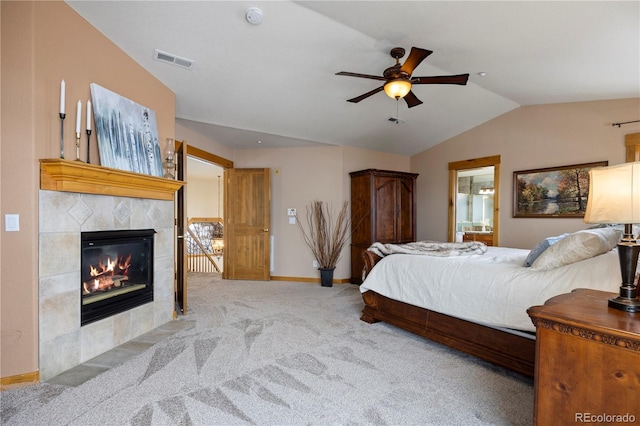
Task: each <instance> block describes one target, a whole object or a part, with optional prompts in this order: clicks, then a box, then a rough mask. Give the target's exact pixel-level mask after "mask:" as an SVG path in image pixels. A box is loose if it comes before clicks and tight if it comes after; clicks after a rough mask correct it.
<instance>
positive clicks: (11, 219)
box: [4, 214, 20, 232]
mask: <svg viewBox="0 0 640 426" xmlns="http://www.w3.org/2000/svg"><path fill="white" fill-rule="evenodd" d="M4 230H5V231H6V232H17V231H19V230H20V215H19V214H5V215H4Z"/></svg>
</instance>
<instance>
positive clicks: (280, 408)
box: [0, 274, 533, 426]
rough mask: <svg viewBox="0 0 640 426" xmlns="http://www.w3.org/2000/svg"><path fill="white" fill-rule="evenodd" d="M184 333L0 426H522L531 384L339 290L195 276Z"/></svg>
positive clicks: (26, 393) (9, 411)
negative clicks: (379, 317)
mask: <svg viewBox="0 0 640 426" xmlns="http://www.w3.org/2000/svg"><path fill="white" fill-rule="evenodd" d="M188 289H189V291H188V296H189V298H188V303H189V305H188V308H189V310H188V312H187V315H186V316H181V317H179V319H178V321H180V320H189V321H192V322H193V326H192V327H190V328H186V329H184V330H182V331H179V332H178V333H176V334H174V335H173V336H171V337H168V338H166V339H165V340H163V341H161V342H159V343H157V344H155V345H153V346H152V347H150V348H149V349H147V350H146V351H144V352H143V353H141V354H140V355H138V356H135V357H133V358H132V359H130V360H128V361H126V362H125V363H124V364H122V365H120V366H118V367H114V368H112V369H110V370H108V371H106V372H104V373H102V374H100V375H98V376H97V377H95V378H93V379H91V380H89V381H87V382H85V383H83V384H82V385H80V386H77V387H66V386H61V385H53V384H50V383H41V384H38V385H34V386H29V387H24V388H18V389H11V390H7V391H4V392H2V393H1V394H0V398H1V399H0V404H1V405H2V417H1V423H2V424H3V425H140V426H142V425H245V424H246V425H369V424H371V425H530V424H532V421H533V386H532V380H531V379H529V378H525V377H522V376H520V375H518V374H515V373H511V372H509V371H506V370H504V369H502V368H498V367H495V366H492V365H490V364H488V363H485V362H483V361H480V360H478V359H476V358H474V357H471V356H467V355H465V354H462V353H460V352H458V351H455V350H452V349H449V348H446V347H444V346H441V345H439V344H436V343H434V342H431V341H429V340H426V339H423V338H421V337H418V336H415V335H413V334H411V333H408V332H405V331H402V330H400V329H398V328H395V327H393V326H390V325H387V324H382V323H378V324H367V323H365V322H362V321H360V319H359V318H360V311H361V310H362V307H363V302H362V298H361V295H360V292H359V289H358V287H357V286H355V285H351V284H344V285H335V286H333V287H321V286H320V285H319V284H308V283H296V282H282V281H267V282H264V281H229V280H221V279H220V278H219V276H218V275H215V274H192V275H190V276H189V280H188Z"/></svg>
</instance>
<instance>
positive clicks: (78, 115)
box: [76, 101, 82, 133]
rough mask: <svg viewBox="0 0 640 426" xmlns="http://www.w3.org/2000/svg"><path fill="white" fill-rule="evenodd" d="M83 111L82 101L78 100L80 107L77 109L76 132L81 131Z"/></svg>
mask: <svg viewBox="0 0 640 426" xmlns="http://www.w3.org/2000/svg"><path fill="white" fill-rule="evenodd" d="M81 112H82V102H80V101H78V109H77V110H76V133H80V114H81Z"/></svg>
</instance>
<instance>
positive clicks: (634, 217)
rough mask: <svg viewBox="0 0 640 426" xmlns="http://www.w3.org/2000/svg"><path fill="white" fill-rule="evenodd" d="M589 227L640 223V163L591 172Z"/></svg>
mask: <svg viewBox="0 0 640 426" xmlns="http://www.w3.org/2000/svg"><path fill="white" fill-rule="evenodd" d="M584 221H585V222H587V223H622V224H631V223H640V162H639V161H636V162H633V163H624V164H620V165H617V166H609V167H598V168H595V169H591V171H589V199H588V201H587V210H586V212H585V216H584Z"/></svg>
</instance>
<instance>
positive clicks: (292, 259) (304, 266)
mask: <svg viewBox="0 0 640 426" xmlns="http://www.w3.org/2000/svg"><path fill="white" fill-rule="evenodd" d="M234 161H235V166H236V167H238V168H243V167H245V168H251V167H266V168H270V169H271V230H272V235H273V236H274V237H275V239H274V240H275V241H274V243H275V249H274V253H273V255H274V270H273V271H272V274H273V275H276V276H285V277H306V278H318V277H319V275H318V274H319V273H318V271H317V270H316V269H315V268H313V266H312V262H313V256H312V255H311V252H310V250H309V248H308V247H307V246H306V245H305V243H304V240H303V239H302V234H301V233H300V229H299V228H298V226H297V225H290V224H289V218H288V217H287V208H296V209H297V211H298V215H299V216H300V217H301V218H304V217H305V212H306V206H308V205H309V203H311V202H312V201H313V200H316V199H318V200H322V201H327V202H328V203H329V205H330V206H332V207H333V210H334V211H335V212H336V213H337V212H338V209H339V208H340V207H341V206H342V202H343V201H349V199H350V188H351V187H350V181H349V172H352V171H356V170H360V169H364V168H378V169H389V170H401V171H408V170H409V157H404V156H399V155H390V154H385V153H381V152H375V151H367V150H363V149H357V148H346V147H341V146H326V147H300V148H255V149H245V150H236V151H235V153H234ZM348 248H349V247H348V246H347V247H346V248H345V250H344V254H343V257H342V260H341V261H340V262H339V263H338V266H337V267H336V271H335V273H334V277H335V279H346V278H348V277H349V276H350V263H349V262H350V261H349V252H348Z"/></svg>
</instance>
